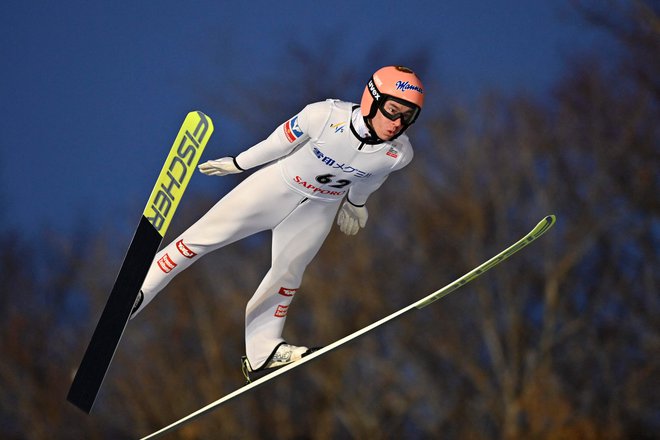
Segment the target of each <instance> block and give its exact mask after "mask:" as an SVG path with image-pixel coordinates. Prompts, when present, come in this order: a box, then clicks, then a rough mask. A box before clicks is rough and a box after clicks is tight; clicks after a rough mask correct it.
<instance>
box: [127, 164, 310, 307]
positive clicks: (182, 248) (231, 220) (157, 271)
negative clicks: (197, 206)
mask: <svg viewBox="0 0 660 440" xmlns="http://www.w3.org/2000/svg"><path fill="white" fill-rule="evenodd" d="M299 200H300V197H299V196H297V197H296V196H293V197H292V192H291V190H290V189H288V187H287V186H286V184H284V183H283V182H282V178H281V177H280V175H279V170H278V169H277V167H273V166H270V167H265V168H262V169H261V170H259V171H257V172H256V173H254V174H252V175H251V176H250V177H248V178H247V179H246V180H244V181H243V182H242V183H241V184H239V185H238V186H237V187H236V188H234V189H233V190H232V191H231V192H229V193H228V194H227V195H226V196H225V197H223V198H222V199H221V200H220V201H219V202H218V203H217V204H216V205H215V206H213V207H212V208H211V209H210V210H209V211H208V212H207V213H206V214H205V215H204V216H202V217H201V218H200V219H199V220H198V221H197V222H196V223H195V224H193V225H192V226H191V227H190V228H188V230H186V231H185V232H184V233H182V234H181V235H180V236H179V237H177V238H176V239H174V241H172V242H171V243H170V244H169V245H167V246H166V247H164V248H163V249H162V250H161V251H160V252H158V254H156V258H155V259H154V261H153V263H152V264H151V267H150V269H149V272H148V273H147V276H146V278H145V280H144V283H143V285H142V292H143V294H144V299H143V301H142V304H140V307H139V308H138V310H137V311H136V313H138V312H139V311H141V310H142V309H143V308H144V307H145V306H146V305H147V304H148V303H149V302H150V301H151V300H152V299H153V298H154V297H155V296H156V294H157V293H158V292H160V291H161V290H162V289H163V288H164V287H165V286H166V285H167V284H168V283H169V282H170V281H172V279H173V278H174V277H175V276H176V275H177V274H179V273H181V272H182V271H183V270H185V269H186V268H188V267H189V266H190V265H191V264H192V263H193V262H195V261H196V260H197V259H199V258H200V257H201V256H203V255H204V254H206V253H208V252H211V251H213V250H215V249H218V248H220V247H222V246H225V245H228V244H230V243H233V242H235V241H237V240H240V239H241V238H244V237H246V236H248V235H252V234H255V233H257V232H259V231H263V230H267V229H271V228H273V227H274V225H277V224H278V223H280V222H281V221H282V219H283V218H285V217H286V216H287V215H288V214H289V213H290V212H291V210H292V209H294V207H295V206H296V203H297V202H298V201H299ZM133 316H135V315H133Z"/></svg>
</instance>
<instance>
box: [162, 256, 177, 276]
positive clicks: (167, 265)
mask: <svg viewBox="0 0 660 440" xmlns="http://www.w3.org/2000/svg"><path fill="white" fill-rule="evenodd" d="M157 264H158V267H160V270H162V271H163V272H165V273H170V272H172V270H174V268H175V267H176V266H177V264H176V263H175V262H174V260H172V258H170V255H169V254H165V255H163V256H162V258H161V259H160V260H158V261H157Z"/></svg>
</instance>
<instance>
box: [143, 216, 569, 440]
mask: <svg viewBox="0 0 660 440" xmlns="http://www.w3.org/2000/svg"><path fill="white" fill-rule="evenodd" d="M555 221H556V218H555V216H554V215H549V216H547V217H545V218H544V219H543V220H541V221H540V222H539V223H538V225H536V227H535V228H534V229H532V230H531V231H530V232H529V233H528V234H527V235H525V236H524V237H523V238H521V239H520V240H518V241H517V242H515V243H514V244H513V245H511V246H509V247H508V248H506V249H505V250H503V251H502V252H500V253H499V254H497V255H495V256H494V257H493V258H491V259H490V260H488V261H486V262H485V263H482V264H480V265H479V266H477V267H475V268H474V269H472V270H471V271H470V272H468V273H466V274H465V275H463V276H462V277H460V278H458V279H457V280H456V281H454V282H452V283H450V284H447V285H446V286H445V287H443V288H442V289H440V290H437V291H435V292H433V293H431V294H430V295H428V296H426V297H424V298H422V299H421V300H419V301H417V302H415V303H413V304H411V305H409V306H407V307H404V308H403V309H401V310H399V311H397V312H395V313H392V314H391V315H389V316H386V317H385V318H383V319H381V320H379V321H376V322H374V323H373V324H370V325H368V326H367V327H364V328H362V329H360V330H358V331H356V332H355V333H352V334H350V335H348V336H346V337H344V338H342V339H339V340H338V341H335V342H333V343H332V344H330V345H327V346H325V347H323V348H321V349H319V350H317V351H314V352H312V353H310V354H309V355H307V356H305V357H304V358H302V359H301V360H299V361H297V362H294V363H291V364H288V365H285V366H284V367H282V368H280V369H278V370H276V371H273V372H272V373H270V374H268V375H266V376H263V377H261V378H259V379H256V380H254V381H253V382H250V383H249V384H247V385H245V386H243V387H241V388H239V389H237V390H236V391H234V392H232V393H229V394H227V395H226V396H224V397H222V398H220V399H218V400H216V401H215V402H212V403H210V404H208V405H206V406H205V407H203V408H201V409H199V410H197V411H195V412H193V413H191V414H189V415H188V416H186V417H184V418H182V419H180V420H178V421H176V422H174V423H172V424H170V425H168V426H166V427H164V428H162V429H160V430H158V431H156V432H154V433H152V434H149V435H147V436H146V437H143V438H142V440H146V439H152V438H156V437H159V436H161V435H163V434H165V433H167V432H170V431H172V430H174V429H177V428H179V427H181V426H183V425H185V424H186V423H189V422H191V421H193V420H195V419H196V418H198V417H201V416H202V415H204V414H206V413H209V412H211V411H213V410H214V409H216V408H218V407H219V406H220V405H222V404H224V403H227V402H228V401H230V400H232V399H233V398H235V397H238V396H240V395H241V394H244V393H247V392H248V391H250V390H252V389H254V388H256V387H258V386H260V385H263V384H264V383H266V382H268V381H270V380H273V379H275V378H276V377H278V376H281V375H283V374H286V373H287V372H289V371H291V370H293V369H294V368H297V367H300V366H301V365H303V364H306V363H307V362H310V361H312V360H314V359H316V358H318V357H319V356H323V355H324V354H326V353H328V352H330V351H332V350H334V349H336V348H338V347H340V346H342V345H344V344H346V343H347V342H350V341H352V340H354V339H356V338H358V337H360V336H362V335H364V334H365V333H368V332H370V331H371V330H373V329H375V328H377V327H380V326H381V325H383V324H385V323H387V322H390V321H392V320H394V319H396V318H398V317H400V316H402V315H404V314H405V313H407V312H409V311H411V310H413V309H421V308H424V307H426V306H428V305H429V304H431V303H432V302H434V301H437V300H439V299H440V298H442V297H444V296H447V295H448V294H450V293H451V292H453V291H454V290H456V289H458V288H459V287H461V286H464V285H465V284H467V283H469V282H470V281H472V280H474V279H475V278H477V277H478V276H480V275H481V274H483V273H484V272H486V271H487V270H489V269H491V268H492V267H494V266H496V265H498V264H499V263H501V262H502V261H504V260H506V259H507V258H508V257H510V256H511V255H513V254H515V253H516V252H518V251H519V250H521V249H522V248H524V247H525V246H527V245H528V244H530V243H531V242H533V241H534V240H536V239H537V238H539V237H540V236H541V235H543V234H544V233H545V232H546V231H547V230H548V229H550V228H551V227H552V225H554V224H555Z"/></svg>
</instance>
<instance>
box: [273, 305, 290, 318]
mask: <svg viewBox="0 0 660 440" xmlns="http://www.w3.org/2000/svg"><path fill="white" fill-rule="evenodd" d="M288 312H289V306H285V305H283V304H280V305H279V306H277V310H275V317H276V318H284V317H285V316H286V314H287V313H288Z"/></svg>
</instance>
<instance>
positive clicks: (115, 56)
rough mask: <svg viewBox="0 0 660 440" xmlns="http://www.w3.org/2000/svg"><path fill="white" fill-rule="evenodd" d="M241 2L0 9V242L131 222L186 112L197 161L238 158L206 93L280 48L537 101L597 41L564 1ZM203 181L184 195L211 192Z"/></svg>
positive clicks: (268, 63)
mask: <svg viewBox="0 0 660 440" xmlns="http://www.w3.org/2000/svg"><path fill="white" fill-rule="evenodd" d="M237 3H238V2H223V1H217V0H216V1H189V2H181V1H173V0H162V1H157V2H156V1H142V2H125V1H81V0H74V1H64V2H46V1H26V2H11V3H10V4H8V5H5V6H4V8H3V14H2V15H1V16H0V59H1V60H2V70H1V71H0V72H1V73H0V75H2V77H1V81H0V102H1V103H2V108H3V115H2V118H0V128H1V132H2V138H1V140H0V146H1V148H2V153H3V154H2V156H0V183H1V187H0V203H1V204H2V206H3V209H2V211H0V230H3V231H6V230H12V231H20V233H25V234H31V233H33V232H36V231H39V230H41V229H42V228H48V229H50V230H55V231H63V232H70V231H73V230H74V229H75V227H76V225H78V224H79V222H80V220H81V219H83V220H84V221H86V222H88V223H90V224H92V225H103V224H106V223H107V222H108V221H112V220H113V219H114V220H115V221H120V222H121V221H124V220H127V219H129V220H127V221H129V222H130V223H131V225H133V224H137V220H138V219H139V215H140V213H141V211H142V209H143V207H144V204H145V203H146V200H147V197H148V195H149V192H150V191H151V187H152V186H153V183H154V182H155V179H156V177H157V174H158V172H159V170H160V167H161V166H162V163H163V161H164V159H165V156H166V153H167V151H168V149H169V147H170V146H171V143H172V140H173V138H174V136H175V134H176V132H177V130H178V127H179V126H180V124H181V122H182V120H183V117H184V116H185V114H186V113H187V112H188V111H190V110H193V109H199V110H203V111H205V112H207V113H208V114H209V115H210V116H212V117H213V118H214V120H215V123H216V134H215V135H214V136H213V138H212V139H211V141H210V143H209V145H208V146H207V150H206V154H205V157H204V158H203V160H205V159H210V158H215V157H219V156H222V155H223V146H224V145H226V144H228V143H231V144H232V145H235V146H234V147H233V148H234V152H236V151H240V150H241V149H242V148H247V147H249V146H250V145H249V144H246V145H242V144H241V142H242V141H243V142H244V141H245V140H244V139H243V140H242V139H241V136H240V133H241V130H239V129H238V128H237V126H236V122H235V121H226V120H218V119H217V118H216V117H215V113H216V112H219V109H214V108H204V106H205V105H206V104H207V102H206V101H205V99H204V97H205V94H206V93H207V92H208V93H211V92H213V93H215V94H217V93H218V92H220V93H222V91H223V90H226V91H227V93H236V91H234V90H232V84H226V83H223V82H222V79H223V78H229V77H232V75H237V74H239V75H245V76H249V75H251V74H255V72H258V73H259V74H260V75H262V76H267V77H270V78H273V79H274V80H277V78H278V76H280V75H281V76H283V77H284V76H285V75H284V72H283V71H282V63H281V60H282V57H283V56H284V54H285V53H286V51H287V47H288V45H290V44H291V42H296V41H300V42H303V43H310V42H311V43H313V42H314V41H315V40H317V39H319V38H327V37H328V35H336V36H337V41H338V43H337V44H338V45H339V48H338V53H339V54H341V56H342V59H341V60H338V62H340V63H352V62H355V60H361V59H363V58H364V56H365V53H366V51H367V50H368V49H369V47H370V46H371V45H373V44H375V43H376V42H382V41H391V42H392V44H393V46H395V47H397V48H398V49H399V50H406V48H408V47H409V48H410V49H411V50H415V49H416V48H418V47H420V46H422V47H426V48H427V49H428V50H429V51H430V56H431V60H432V66H431V67H432V69H431V70H432V78H424V79H425V80H432V81H434V82H437V83H440V84H442V85H443V86H444V87H445V88H446V89H447V90H451V91H452V92H453V93H456V94H457V95H459V96H474V95H476V94H477V93H479V91H481V90H484V89H487V88H490V87H496V88H498V89H500V90H503V91H505V92H506V91H512V90H518V89H525V90H528V91H530V92H533V93H537V92H542V91H544V90H547V88H548V87H549V86H550V85H551V84H552V83H553V81H555V79H556V77H557V75H558V74H559V73H560V72H561V71H562V62H563V59H564V57H565V55H567V54H570V53H571V52H572V51H574V50H575V49H580V48H586V47H588V46H589V44H590V42H591V39H592V37H593V35H592V34H591V31H589V30H585V29H584V27H582V26H580V25H579V24H578V23H577V21H576V19H575V17H574V16H571V15H570V14H569V11H570V8H569V6H568V1H567V0H555V1H544V2H529V1H524V0H518V1H514V0H483V1H476V0H471V1H465V0H450V1H409V2H400V1H396V2H395V1H389V0H387V1H381V2H357V1H355V2H349V1H344V0H337V1H334V2H327V3H318V2H302V1H301V2H294V1H280V2H267V1H261V0H259V1H251V2H243V3H245V4H242V5H239V4H237ZM392 63H396V60H392ZM378 67H380V66H374V69H376V68H378ZM413 67H414V66H413ZM365 82H366V78H365ZM357 99H358V97H356V98H355V100H357ZM279 122H281V121H280V120H279V119H275V118H274V120H273V128H274V127H275V126H276V125H277V124H278V123H279ZM202 177H204V176H201V174H198V175H197V176H196V178H194V179H193V180H192V181H191V184H190V186H189V190H188V191H190V192H195V191H202V190H206V191H208V190H209V189H211V188H212V186H210V185H211V184H210V183H208V180H207V181H204V180H203V179H202ZM182 206H184V205H182ZM131 215H132V217H131ZM117 216H120V217H122V218H121V219H117V218H115V217H117Z"/></svg>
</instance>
